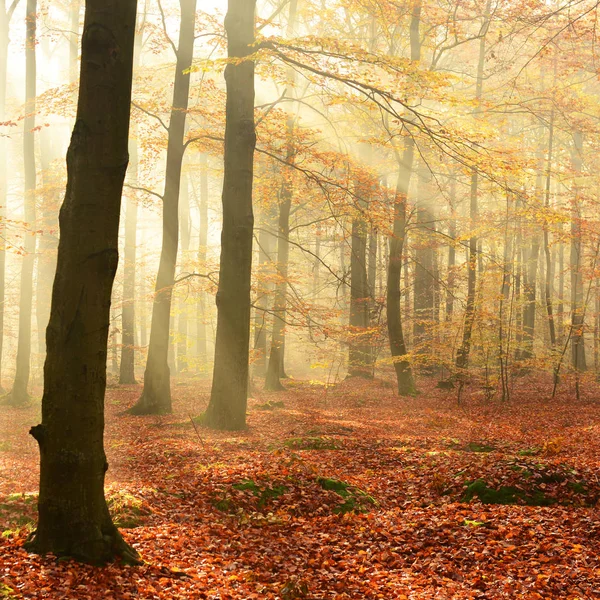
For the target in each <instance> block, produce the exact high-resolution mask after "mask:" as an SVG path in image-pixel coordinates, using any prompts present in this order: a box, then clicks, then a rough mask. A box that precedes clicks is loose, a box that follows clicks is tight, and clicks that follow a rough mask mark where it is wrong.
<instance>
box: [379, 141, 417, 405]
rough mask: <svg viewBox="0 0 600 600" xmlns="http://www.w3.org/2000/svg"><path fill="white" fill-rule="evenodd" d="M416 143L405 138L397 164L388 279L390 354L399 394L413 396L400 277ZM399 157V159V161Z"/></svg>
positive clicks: (387, 300) (413, 389)
mask: <svg viewBox="0 0 600 600" xmlns="http://www.w3.org/2000/svg"><path fill="white" fill-rule="evenodd" d="M414 148H415V142H414V140H413V139H412V138H410V137H409V138H406V140H405V142H404V152H403V155H402V159H401V160H397V162H398V183H397V185H396V198H395V201H394V225H393V227H394V229H393V235H392V238H391V239H390V258H389V262H388V276H387V298H386V307H387V323H388V335H389V340H390V351H391V353H392V358H393V360H394V369H395V370H396V379H397V382H398V394H399V395H401V396H408V395H413V394H415V392H416V389H415V382H414V378H413V374H412V368H411V365H410V361H409V360H408V359H407V358H406V354H407V349H406V342H405V339H404V332H403V329H402V311H401V307H400V300H401V294H400V277H401V274H402V259H403V249H404V241H405V239H406V202H407V198H408V188H409V185H410V178H411V174H412V165H413V161H414ZM398 158H399V157H397V159H398Z"/></svg>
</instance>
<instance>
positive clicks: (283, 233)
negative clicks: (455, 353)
mask: <svg viewBox="0 0 600 600" xmlns="http://www.w3.org/2000/svg"><path fill="white" fill-rule="evenodd" d="M297 8H298V0H291V1H290V6H289V14H288V22H287V35H288V37H292V36H293V34H294V28H295V24H296V11H297ZM288 78H289V79H290V81H291V82H292V86H293V85H294V82H295V72H294V71H293V70H292V69H289V71H288ZM291 95H294V90H293V89H292V90H291ZM295 121H296V119H295V117H294V116H293V115H291V114H290V115H289V116H288V118H287V123H286V136H287V150H286V158H285V162H286V163H287V164H289V165H293V163H294V127H295ZM281 175H282V184H281V192H280V194H279V222H278V237H277V274H278V281H277V287H276V291H275V302H274V306H273V309H274V313H275V314H274V318H273V334H272V336H271V352H270V355H269V364H268V366H267V374H266V377H265V389H267V390H271V391H279V390H283V389H284V387H283V385H282V384H281V381H280V378H285V377H287V376H286V374H285V366H284V360H285V341H286V339H285V338H286V336H285V333H286V332H285V318H286V313H287V287H288V282H287V277H288V267H289V260H290V240H289V236H290V210H291V208H292V197H293V187H292V182H291V181H290V177H291V175H292V170H291V169H284V170H282V173H281Z"/></svg>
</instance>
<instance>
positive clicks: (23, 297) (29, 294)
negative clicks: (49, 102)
mask: <svg viewBox="0 0 600 600" xmlns="http://www.w3.org/2000/svg"><path fill="white" fill-rule="evenodd" d="M36 11H37V0H27V14H26V36H25V118H24V119H23V157H24V172H25V190H24V207H25V209H24V213H25V214H24V217H25V219H24V220H25V222H26V223H27V226H28V227H32V228H33V227H34V224H35V218H36V217H35V215H36V207H35V187H36V171H35V104H36V103H35V97H36V61H35V45H36V18H37V15H36ZM34 231H35V230H33V231H31V232H28V233H29V234H30V235H26V236H25V243H24V250H25V255H24V256H23V264H22V267H21V285H20V300H19V338H18V343H17V369H16V373H15V380H14V383H13V387H12V391H11V392H10V394H9V396H8V398H7V401H8V403H9V404H11V405H13V406H19V405H23V404H26V403H27V401H28V400H29V394H28V392H27V387H28V385H29V374H30V369H31V309H32V306H33V267H34V263H35V246H36V243H35V242H36V240H35V235H34Z"/></svg>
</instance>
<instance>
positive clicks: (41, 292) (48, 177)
mask: <svg viewBox="0 0 600 600" xmlns="http://www.w3.org/2000/svg"><path fill="white" fill-rule="evenodd" d="M51 135H52V131H51V130H49V129H43V130H42V131H41V132H40V149H41V152H40V156H41V165H42V182H43V185H44V187H46V189H47V190H48V191H47V192H46V193H45V194H44V197H43V199H42V200H41V202H40V203H39V209H40V219H39V227H40V229H41V232H40V233H38V239H39V245H38V251H37V255H38V256H37V283H36V290H35V292H36V298H35V299H36V307H35V316H36V320H37V329H38V353H39V355H40V360H43V357H44V354H45V352H46V339H45V338H44V332H45V331H46V327H48V321H49V319H50V302H51V298H52V281H53V278H54V273H55V271H56V250H57V249H58V236H57V235H56V233H55V231H56V229H57V227H58V218H57V217H58V206H57V205H58V204H59V202H60V200H59V199H58V198H57V197H56V195H55V194H54V193H52V194H50V193H49V190H52V168H53V162H54V158H55V148H54V146H53V143H52V138H51Z"/></svg>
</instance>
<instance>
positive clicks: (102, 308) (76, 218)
mask: <svg viewBox="0 0 600 600" xmlns="http://www.w3.org/2000/svg"><path fill="white" fill-rule="evenodd" d="M136 4H137V2H136V0H87V1H86V11H85V22H84V29H83V37H82V60H81V79H80V81H81V84H80V89H79V102H78V108H77V120H76V122H75V127H74V129H73V135H72V137H71V144H70V146H69V151H68V154H67V172H68V179H67V190H66V194H65V200H64V202H63V205H62V208H61V210H60V218H59V221H60V243H59V248H58V260H57V271H56V277H55V280H54V288H53V291H52V306H51V309H50V323H49V325H48V329H47V332H46V343H47V355H46V363H45V366H44V396H43V399H42V423H41V425H37V426H35V427H32V429H31V431H30V433H31V435H32V436H33V437H34V438H35V439H36V440H37V442H38V444H39V448H40V457H41V469H40V495H39V502H38V511H39V521H38V526H37V529H36V531H35V533H34V535H33V537H32V539H31V540H30V541H29V542H28V543H27V546H26V547H27V549H29V550H31V551H33V552H37V553H40V554H44V553H47V552H52V553H53V554H55V555H57V556H72V557H74V558H76V559H78V560H82V561H85V562H90V563H104V562H107V561H110V560H112V559H113V558H115V557H121V558H123V559H125V560H127V561H137V560H138V557H137V553H136V552H135V550H133V549H132V548H130V547H129V546H128V545H127V544H126V543H125V541H124V540H123V538H122V537H121V535H120V533H119V531H118V529H117V528H116V526H115V525H114V524H113V522H112V519H111V517H110V514H109V511H108V508H107V504H106V500H105V497H104V476H105V473H106V471H107V469H108V463H107V461H106V455H105V453H104V443H103V433H104V393H105V390H106V354H107V341H108V328H109V314H110V299H111V292H112V286H113V281H114V277H115V273H116V270H117V263H118V241H119V239H118V238H119V217H120V212H121V194H122V191H123V181H124V178H125V171H126V170H127V163H128V153H127V142H128V135H129V107H130V103H131V82H132V64H133V42H134V34H135V18H136Z"/></svg>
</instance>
